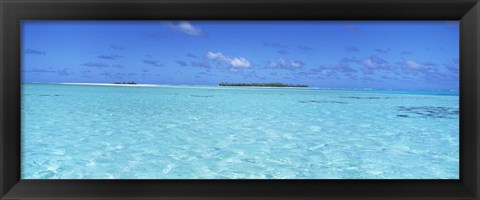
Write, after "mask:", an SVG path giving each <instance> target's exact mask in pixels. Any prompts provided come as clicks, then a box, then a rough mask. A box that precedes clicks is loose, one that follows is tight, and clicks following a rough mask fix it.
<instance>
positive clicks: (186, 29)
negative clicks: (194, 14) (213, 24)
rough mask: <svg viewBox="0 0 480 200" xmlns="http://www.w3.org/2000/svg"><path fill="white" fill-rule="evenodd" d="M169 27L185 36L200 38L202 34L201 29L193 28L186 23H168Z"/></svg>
mask: <svg viewBox="0 0 480 200" xmlns="http://www.w3.org/2000/svg"><path fill="white" fill-rule="evenodd" d="M169 25H170V27H172V28H173V29H175V30H178V31H181V32H183V33H185V34H187V35H192V36H200V35H202V34H203V32H202V29H200V28H198V27H195V26H193V25H192V24H191V23H190V22H188V21H179V22H177V23H175V22H174V23H169Z"/></svg>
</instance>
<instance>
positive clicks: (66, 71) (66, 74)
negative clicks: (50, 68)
mask: <svg viewBox="0 0 480 200" xmlns="http://www.w3.org/2000/svg"><path fill="white" fill-rule="evenodd" d="M57 74H59V75H62V76H70V75H71V74H73V73H72V72H70V71H68V70H67V69H62V70H58V71H57Z"/></svg>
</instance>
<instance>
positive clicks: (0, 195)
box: [0, 0, 6, 199]
mask: <svg viewBox="0 0 480 200" xmlns="http://www.w3.org/2000/svg"><path fill="white" fill-rule="evenodd" d="M3 2H4V1H3V0H0V145H1V146H0V162H1V163H0V176H3V175H4V168H3V165H4V156H3V154H4V145H3V143H4V142H5V140H4V137H3V134H4V131H3V122H4V120H3V75H4V73H3V67H4V65H3V62H4V59H3V48H4V43H3V30H4V29H3V26H4V24H5V23H4V21H3V15H4V12H3ZM4 187H5V185H4V182H3V178H0V199H1V198H3V196H4V195H5V194H6V191H4Z"/></svg>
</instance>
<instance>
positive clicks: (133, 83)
mask: <svg viewBox="0 0 480 200" xmlns="http://www.w3.org/2000/svg"><path fill="white" fill-rule="evenodd" d="M113 84H128V85H136V84H137V83H135V82H133V81H131V82H115V83H113Z"/></svg>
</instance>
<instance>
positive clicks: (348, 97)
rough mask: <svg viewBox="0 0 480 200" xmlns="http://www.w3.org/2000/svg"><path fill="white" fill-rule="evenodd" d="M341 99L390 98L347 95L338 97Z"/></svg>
mask: <svg viewBox="0 0 480 200" xmlns="http://www.w3.org/2000/svg"><path fill="white" fill-rule="evenodd" d="M339 98H342V99H391V97H356V96H347V97H339Z"/></svg>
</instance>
